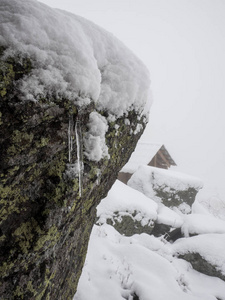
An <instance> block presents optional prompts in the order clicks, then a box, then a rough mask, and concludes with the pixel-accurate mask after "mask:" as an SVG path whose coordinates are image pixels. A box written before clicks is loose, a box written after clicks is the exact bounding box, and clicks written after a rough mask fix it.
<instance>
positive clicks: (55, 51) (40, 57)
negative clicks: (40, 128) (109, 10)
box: [0, 0, 150, 117]
mask: <svg viewBox="0 0 225 300" xmlns="http://www.w3.org/2000/svg"><path fill="white" fill-rule="evenodd" d="M0 45H1V46H5V47H6V48H7V50H6V51H5V55H4V58H5V59H6V58H7V57H9V56H15V55H16V56H17V55H20V57H30V58H31V59H32V64H33V68H32V71H31V73H30V74H29V75H28V76H25V77H24V78H23V79H21V80H19V81H18V83H17V84H18V86H17V88H18V90H19V91H20V98H22V99H24V100H32V101H37V100H38V99H39V98H40V97H46V96H48V97H51V96H54V97H58V98H67V99H70V100H71V101H75V103H76V104H77V105H80V106H82V105H87V104H89V103H90V101H94V102H95V104H96V107H97V108H98V109H99V110H107V111H108V113H110V114H112V115H116V116H117V117H119V116H122V115H123V114H126V113H127V112H128V111H130V110H133V109H134V110H136V111H137V112H139V113H144V114H145V115H146V116H147V115H148V110H149V106H150V101H149V100H150V98H149V83H150V81H149V73H148V70H147V69H146V67H145V66H144V65H143V63H142V62H141V61H140V60H139V59H138V58H137V57H136V56H135V55H134V54H133V53H132V52H131V51H130V50H128V49H127V48H126V47H125V46H124V45H123V44H122V43H121V42H120V41H118V40H117V39H116V38H115V37H114V36H113V35H112V34H110V33H108V32H107V31H105V30H103V29H101V28H100V27H98V26H97V25H95V24H93V23H92V22H90V21H87V20H85V19H83V18H82V17H79V16H75V15H73V14H71V13H68V12H65V11H61V10H58V9H52V8H50V7H48V6H46V5H45V4H42V3H39V2H37V1H35V0H10V1H8V0H1V1H0Z"/></svg>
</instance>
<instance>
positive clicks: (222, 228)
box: [181, 214, 225, 237]
mask: <svg viewBox="0 0 225 300" xmlns="http://www.w3.org/2000/svg"><path fill="white" fill-rule="evenodd" d="M181 229H182V232H183V234H184V235H185V236H186V237H188V236H189V235H192V234H204V233H225V222H224V221H222V220H219V219H217V218H215V217H213V216H210V215H204V214H191V215H187V216H184V224H183V225H182V228H181Z"/></svg>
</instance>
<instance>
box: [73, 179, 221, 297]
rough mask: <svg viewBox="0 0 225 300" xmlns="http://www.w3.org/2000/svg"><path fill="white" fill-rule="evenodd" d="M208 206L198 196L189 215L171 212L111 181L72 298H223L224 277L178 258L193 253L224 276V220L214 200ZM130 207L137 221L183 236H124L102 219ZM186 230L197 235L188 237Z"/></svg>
mask: <svg viewBox="0 0 225 300" xmlns="http://www.w3.org/2000/svg"><path fill="white" fill-rule="evenodd" d="M209 198H210V197H209ZM207 203H208V202H207ZM210 204H211V205H210V206H209V205H208V204H207V205H206V203H205V202H204V201H203V199H202V197H200V199H197V200H196V201H195V202H194V204H193V209H192V213H191V214H188V215H186V214H183V213H181V212H180V211H179V213H177V212H176V211H174V210H172V209H170V208H168V207H165V206H164V205H162V204H161V203H156V202H154V201H153V200H151V199H149V198H147V197H146V196H144V195H143V194H142V193H141V192H139V191H137V190H134V189H132V188H131V187H129V186H126V185H124V184H123V183H121V182H119V181H116V183H115V184H114V186H113V187H112V189H111V190H110V192H109V194H108V196H107V197H106V198H105V199H103V200H102V202H101V203H100V205H99V206H98V209H97V215H98V218H99V220H100V222H99V224H100V225H95V226H94V228H93V231H92V234H91V238H90V242H89V247H88V253H87V258H86V262H85V266H84V268H83V272H82V275H81V278H80V281H79V285H78V290H77V293H76V295H75V296H74V300H90V299H91V300H105V299H107V300H111V299H112V300H120V299H121V300H122V299H123V300H124V299H127V300H132V299H140V300H165V299H167V300H181V299H182V300H203V299H204V300H217V299H220V300H225V282H224V281H222V280H221V279H219V278H216V277H212V276H207V275H204V274H202V273H200V272H197V271H195V270H194V269H193V268H192V266H191V264H190V263H188V262H187V261H185V260H183V259H180V258H178V254H183V253H187V252H191V251H195V252H198V253H200V254H201V256H202V257H204V258H205V259H206V260H207V261H208V262H210V263H211V264H212V265H214V266H216V268H217V270H219V271H220V272H221V273H222V274H225V255H224V249H225V222H224V219H223V218H218V216H220V210H221V209H223V206H219V204H218V201H217V202H216V201H215V206H213V201H211V202H210ZM134 211H136V212H138V214H139V220H140V221H141V220H144V219H145V220H146V221H147V220H149V219H150V218H151V219H154V220H155V221H157V220H158V222H161V223H164V224H169V225H172V226H173V227H181V231H182V232H183V234H184V236H185V237H184V238H180V239H178V240H177V241H175V242H174V243H172V242H168V241H166V240H165V239H164V237H163V236H161V237H158V238H157V237H155V236H153V235H149V234H145V233H142V234H139V235H138V234H135V235H133V236H131V237H127V236H124V235H121V234H119V233H118V232H117V231H116V230H115V229H114V227H113V226H110V225H108V224H107V223H106V220H107V219H110V218H113V216H114V213H115V212H120V215H121V216H123V215H124V214H126V213H127V214H130V215H132V213H133V212H134ZM216 211H217V213H216ZM144 224H145V223H144ZM192 234H198V235H196V236H192V237H189V235H192ZM135 295H137V296H138V297H139V298H134V297H135Z"/></svg>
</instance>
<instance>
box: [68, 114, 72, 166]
mask: <svg viewBox="0 0 225 300" xmlns="http://www.w3.org/2000/svg"><path fill="white" fill-rule="evenodd" d="M72 151H73V115H69V125H68V156H69V157H68V160H69V163H72Z"/></svg>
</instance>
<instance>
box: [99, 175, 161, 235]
mask: <svg viewBox="0 0 225 300" xmlns="http://www.w3.org/2000/svg"><path fill="white" fill-rule="evenodd" d="M157 209H158V205H157V204H156V203H155V202H154V201H152V200H150V199H148V198H147V197H146V196H145V195H143V194H142V193H140V192H138V191H136V190H134V189H132V188H130V187H129V186H127V185H126V184H124V183H122V182H121V181H119V180H117V181H116V182H115V184H114V185H113V186H112V188H111V190H110V191H109V193H108V195H107V197H106V198H104V199H103V200H102V201H101V203H100V204H99V205H98V207H97V224H101V225H102V224H105V223H107V224H109V225H112V226H113V227H114V228H115V229H116V230H117V231H118V232H119V233H120V234H122V235H125V236H132V235H134V234H141V233H148V234H151V233H152V230H153V228H154V224H155V221H156V219H157Z"/></svg>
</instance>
